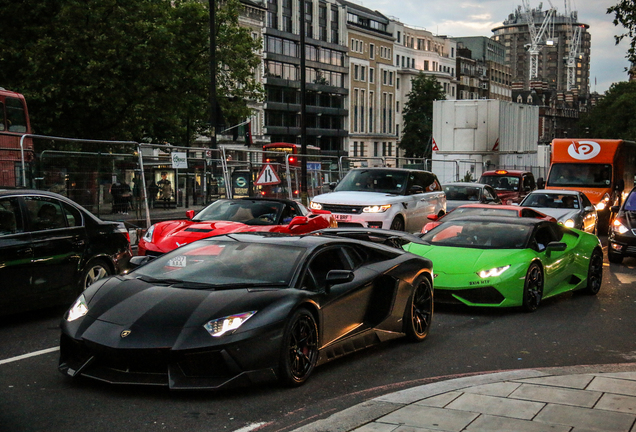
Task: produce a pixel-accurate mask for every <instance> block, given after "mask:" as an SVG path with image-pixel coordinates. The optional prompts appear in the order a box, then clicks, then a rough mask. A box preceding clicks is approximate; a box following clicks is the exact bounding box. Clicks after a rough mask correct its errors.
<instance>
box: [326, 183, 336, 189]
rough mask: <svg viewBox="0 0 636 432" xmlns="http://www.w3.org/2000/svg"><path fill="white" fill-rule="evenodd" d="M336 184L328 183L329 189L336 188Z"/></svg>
mask: <svg viewBox="0 0 636 432" xmlns="http://www.w3.org/2000/svg"><path fill="white" fill-rule="evenodd" d="M336 185H337V183H336V182H331V183H327V186H329V190H334V189H335V188H336Z"/></svg>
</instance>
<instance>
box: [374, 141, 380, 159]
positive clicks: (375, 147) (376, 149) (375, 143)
mask: <svg viewBox="0 0 636 432" xmlns="http://www.w3.org/2000/svg"><path fill="white" fill-rule="evenodd" d="M378 144H379V143H378V142H377V141H375V142H374V143H373V156H379V155H378V147H379V146H378Z"/></svg>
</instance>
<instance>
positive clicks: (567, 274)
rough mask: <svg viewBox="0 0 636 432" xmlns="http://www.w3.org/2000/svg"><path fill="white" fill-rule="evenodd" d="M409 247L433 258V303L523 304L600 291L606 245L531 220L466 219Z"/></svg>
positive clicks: (579, 233)
mask: <svg viewBox="0 0 636 432" xmlns="http://www.w3.org/2000/svg"><path fill="white" fill-rule="evenodd" d="M421 240H422V241H421V242H411V243H407V244H405V245H404V246H403V247H404V249H405V250H407V251H409V252H412V253H414V254H416V255H421V256H424V257H426V258H429V259H430V260H431V261H433V272H434V276H435V282H434V285H435V302H436V303H445V302H446V303H448V302H450V303H461V304H465V305H469V306H482V307H510V306H521V307H522V308H523V309H525V310H526V311H528V312H532V311H534V310H536V309H537V307H538V306H539V304H540V303H541V300H542V299H544V298H548V297H552V296H555V295H557V294H561V293H564V292H566V291H573V290H583V291H585V292H587V293H589V294H591V295H595V294H596V293H598V291H599V289H600V288H601V282H602V278H603V251H602V249H601V242H600V240H599V239H598V237H596V236H595V235H593V234H588V233H585V232H583V231H579V230H576V229H569V228H565V227H564V226H562V225H559V224H557V223H556V222H550V221H546V220H541V219H534V218H514V219H513V218H506V217H479V216H475V217H466V218H461V219H453V220H450V221H447V222H444V223H442V224H440V225H439V226H438V227H436V228H435V229H433V230H431V231H429V232H428V233H426V234H424V235H422V238H421Z"/></svg>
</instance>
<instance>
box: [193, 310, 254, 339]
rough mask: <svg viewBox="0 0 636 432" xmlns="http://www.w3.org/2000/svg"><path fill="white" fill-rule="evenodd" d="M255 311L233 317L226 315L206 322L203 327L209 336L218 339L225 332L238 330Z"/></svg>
mask: <svg viewBox="0 0 636 432" xmlns="http://www.w3.org/2000/svg"><path fill="white" fill-rule="evenodd" d="M255 313H256V311H250V312H243V313H239V314H234V315H228V316H226V317H223V318H218V319H215V320H212V321H208V322H207V323H205V324H204V325H203V327H204V328H205V329H206V330H207V331H208V333H210V335H211V336H214V337H219V336H223V335H224V334H225V333H227V332H231V331H234V330H236V329H237V328H239V327H240V326H242V325H243V323H245V321H247V320H248V319H250V318H251V317H252V316H253V315H254V314H255Z"/></svg>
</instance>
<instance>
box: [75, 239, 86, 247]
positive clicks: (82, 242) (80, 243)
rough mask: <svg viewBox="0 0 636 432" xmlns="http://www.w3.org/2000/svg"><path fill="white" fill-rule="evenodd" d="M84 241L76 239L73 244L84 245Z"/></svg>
mask: <svg viewBox="0 0 636 432" xmlns="http://www.w3.org/2000/svg"><path fill="white" fill-rule="evenodd" d="M84 243H85V242H84V240H78V241H76V242H75V243H74V244H75V246H84Z"/></svg>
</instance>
